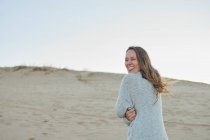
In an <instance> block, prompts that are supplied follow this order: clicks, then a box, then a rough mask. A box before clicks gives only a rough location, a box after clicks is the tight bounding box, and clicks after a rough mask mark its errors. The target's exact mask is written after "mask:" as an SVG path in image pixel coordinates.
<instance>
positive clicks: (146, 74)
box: [126, 46, 168, 95]
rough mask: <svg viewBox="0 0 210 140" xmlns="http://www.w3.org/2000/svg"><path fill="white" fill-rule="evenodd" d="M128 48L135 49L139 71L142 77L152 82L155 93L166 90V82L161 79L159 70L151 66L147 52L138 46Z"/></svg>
mask: <svg viewBox="0 0 210 140" xmlns="http://www.w3.org/2000/svg"><path fill="white" fill-rule="evenodd" d="M128 50H134V51H135V53H136V57H137V60H138V63H139V66H140V72H141V73H142V77H143V78H145V79H147V80H148V81H150V82H151V83H152V85H153V86H154V88H155V89H156V91H157V92H156V95H158V94H160V93H164V92H165V93H166V92H168V90H167V86H166V83H164V82H163V81H162V78H161V76H160V74H159V72H158V71H157V70H156V69H155V68H154V67H153V66H152V64H151V61H150V58H149V55H148V54H147V52H146V51H145V50H144V49H143V48H142V47H139V46H131V47H129V48H128V49H127V51H128ZM127 51H126V52H127Z"/></svg>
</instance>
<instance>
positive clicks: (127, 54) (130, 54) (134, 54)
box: [125, 50, 136, 57]
mask: <svg viewBox="0 0 210 140" xmlns="http://www.w3.org/2000/svg"><path fill="white" fill-rule="evenodd" d="M125 57H136V52H135V51H134V50H128V51H127V52H126V56H125Z"/></svg>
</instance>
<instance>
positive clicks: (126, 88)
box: [115, 72, 168, 140]
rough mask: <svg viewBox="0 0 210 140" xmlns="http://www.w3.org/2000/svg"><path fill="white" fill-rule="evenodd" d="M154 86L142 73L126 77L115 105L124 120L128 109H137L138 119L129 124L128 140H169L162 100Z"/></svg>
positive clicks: (117, 112) (130, 74) (119, 115)
mask: <svg viewBox="0 0 210 140" xmlns="http://www.w3.org/2000/svg"><path fill="white" fill-rule="evenodd" d="M155 92H156V90H155V89H154V87H153V85H152V84H151V83H150V82H149V81H148V80H146V79H144V78H143V77H142V74H141V73H140V72H137V73H129V74H127V75H125V76H124V78H123V79H122V83H121V86H120V91H119V96H118V98H117V102H116V105H115V111H116V114H117V116H118V117H120V118H124V115H125V112H126V110H127V108H128V107H134V108H135V109H136V113H137V114H136V118H135V120H133V121H132V122H128V121H126V119H125V118H124V122H127V124H128V126H129V128H128V140H168V137H167V134H166V130H165V127H164V123H163V115H162V100H161V96H160V95H159V97H158V100H157V97H156V94H155Z"/></svg>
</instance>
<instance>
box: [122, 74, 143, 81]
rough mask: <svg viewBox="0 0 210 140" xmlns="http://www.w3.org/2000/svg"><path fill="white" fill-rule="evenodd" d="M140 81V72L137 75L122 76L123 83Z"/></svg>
mask: <svg viewBox="0 0 210 140" xmlns="http://www.w3.org/2000/svg"><path fill="white" fill-rule="evenodd" d="M141 79H142V74H141V73H140V72H137V73H128V74H126V75H124V77H123V81H124V82H132V81H133V82H135V81H139V80H141Z"/></svg>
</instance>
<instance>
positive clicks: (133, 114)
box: [125, 108, 136, 121]
mask: <svg viewBox="0 0 210 140" xmlns="http://www.w3.org/2000/svg"><path fill="white" fill-rule="evenodd" d="M135 117H136V111H135V109H134V108H132V109H129V110H128V111H126V112H125V118H126V119H127V120H129V121H133V120H134V119H135Z"/></svg>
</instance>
